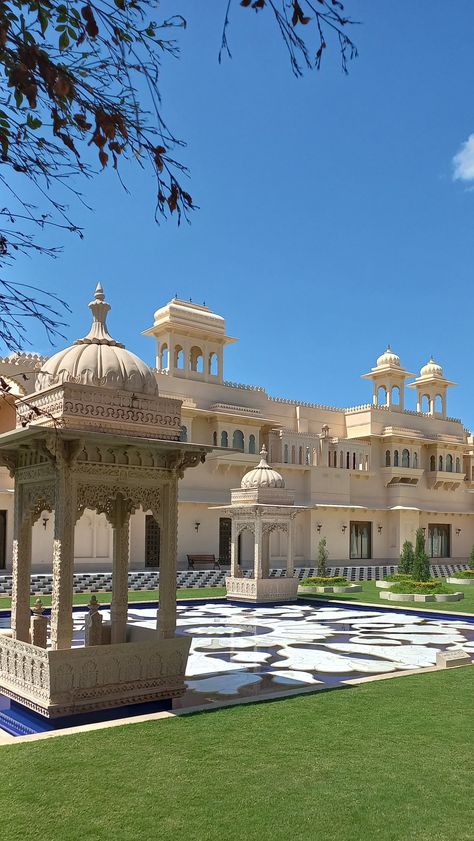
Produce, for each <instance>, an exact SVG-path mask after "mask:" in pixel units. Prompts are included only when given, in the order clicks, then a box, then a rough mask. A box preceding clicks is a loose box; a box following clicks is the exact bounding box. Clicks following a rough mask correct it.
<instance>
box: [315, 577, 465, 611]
mask: <svg viewBox="0 0 474 841" xmlns="http://www.w3.org/2000/svg"><path fill="white" fill-rule="evenodd" d="M360 583H362V588H363V589H362V593H354V594H353V595H351V594H350V593H344V594H335V595H332V594H328V593H324V595H321V596H307V598H314V599H316V600H317V599H323V600H324V601H334V600H339V601H340V600H343V601H345V602H372V604H377V605H378V604H380V606H381V607H390V606H396V605H399V606H400V607H404V608H409V607H411V608H415V610H418V609H419V608H422V609H426V610H441V611H444V612H445V613H456V612H457V611H461V612H462V613H474V586H473V585H472V584H471V585H469V584H468V585H466V584H464V585H462V584H459V585H458V584H456V585H454V584H448V587H450V588H451V589H452V591H453V593H454V592H457V591H460V592H462V593H464V598H463V599H461V601H460V602H426V604H419V603H416V604H415V603H414V602H392V601H389V602H386V601H383V600H382V599H381V598H380V590H379V588H378V587H376V586H375V581H363V582H360Z"/></svg>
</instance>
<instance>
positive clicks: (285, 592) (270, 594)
mask: <svg viewBox="0 0 474 841" xmlns="http://www.w3.org/2000/svg"><path fill="white" fill-rule="evenodd" d="M225 586H226V588H227V598H228V599H231V600H235V599H237V600H238V601H240V602H252V603H257V602H295V601H296V598H297V593H298V579H297V578H233V577H232V576H229V577H227V578H226V580H225Z"/></svg>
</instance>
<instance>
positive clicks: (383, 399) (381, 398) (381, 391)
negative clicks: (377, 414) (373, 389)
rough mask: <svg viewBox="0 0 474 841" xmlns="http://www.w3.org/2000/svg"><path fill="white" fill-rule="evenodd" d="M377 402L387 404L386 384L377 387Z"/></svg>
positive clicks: (380, 404)
mask: <svg viewBox="0 0 474 841" xmlns="http://www.w3.org/2000/svg"><path fill="white" fill-rule="evenodd" d="M377 403H378V405H379V406H386V405H387V389H386V388H385V386H384V385H380V386H379V387H378V389H377Z"/></svg>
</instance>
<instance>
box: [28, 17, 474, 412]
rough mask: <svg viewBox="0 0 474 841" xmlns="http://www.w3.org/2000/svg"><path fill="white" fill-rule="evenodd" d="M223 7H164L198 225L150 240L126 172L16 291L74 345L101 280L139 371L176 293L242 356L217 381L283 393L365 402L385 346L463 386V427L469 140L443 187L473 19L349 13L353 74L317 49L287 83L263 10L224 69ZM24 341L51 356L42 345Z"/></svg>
mask: <svg viewBox="0 0 474 841" xmlns="http://www.w3.org/2000/svg"><path fill="white" fill-rule="evenodd" d="M224 7H225V2H224V0H206V2H205V3H197V2H196V0H173V2H172V1H171V0H164V2H162V12H163V14H164V15H166V14H168V13H171V12H176V11H180V12H182V13H183V14H184V15H185V17H186V18H187V19H188V28H187V30H186V31H185V32H183V33H181V34H180V35H179V38H180V43H181V48H182V55H181V59H180V60H179V61H174V60H172V59H170V60H167V61H166V62H165V65H164V67H163V73H162V93H163V99H164V108H165V115H166V117H167V119H168V121H169V123H170V124H171V126H172V128H173V129H174V131H175V132H176V133H177V134H178V135H179V136H180V137H182V138H184V139H186V141H187V143H188V147H187V149H186V151H185V153H184V160H185V162H186V163H187V164H188V165H189V167H190V170H191V180H190V183H189V191H190V193H191V194H192V196H193V198H194V199H195V200H196V202H197V203H198V204H199V205H200V208H201V209H200V210H199V211H198V212H196V213H195V214H194V216H193V221H192V225H191V226H188V225H186V224H182V225H181V227H180V228H177V227H176V225H175V223H174V222H173V221H169V222H167V223H163V224H161V225H160V226H156V225H155V223H154V221H153V211H154V198H153V194H154V184H153V181H152V178H151V175H143V174H142V173H140V172H139V171H136V170H127V169H125V170H124V176H125V178H126V181H127V184H128V187H129V189H130V191H131V194H130V195H127V194H126V193H124V191H123V190H122V188H121V187H120V185H119V183H118V181H117V179H116V177H114V174H113V173H112V172H106V173H105V174H103V175H101V176H100V177H98V178H97V179H96V181H95V182H91V183H90V184H85V194H86V197H87V199H88V201H89V202H90V203H91V204H92V205H93V207H94V212H93V213H87V212H84V211H83V210H80V209H79V210H77V209H76V211H75V214H74V218H75V219H76V220H77V221H79V222H82V223H83V224H84V225H85V226H86V237H85V239H84V240H83V241H82V242H80V241H78V240H76V239H75V238H74V237H72V236H65V238H64V240H63V244H64V252H63V254H62V256H61V257H60V259H59V260H57V261H50V260H48V259H46V258H40V259H35V260H34V261H32V260H26V259H25V260H20V261H18V263H17V264H16V266H15V269H14V273H13V275H12V276H13V277H14V278H15V279H17V280H24V281H30V282H34V283H37V284H39V285H41V286H44V287H45V288H49V289H53V290H56V291H59V292H61V293H62V294H63V295H64V296H65V297H66V299H67V300H68V301H69V303H70V305H71V307H72V309H73V315H72V316H71V317H70V319H69V322H70V323H69V326H68V327H67V330H66V332H67V339H68V341H69V340H74V339H75V338H77V337H78V336H81V335H84V333H85V332H86V331H87V329H88V322H89V316H88V312H87V311H86V310H85V305H86V304H87V302H88V301H89V300H90V297H91V293H92V290H93V288H94V286H95V284H96V282H97V280H100V281H101V282H102V283H103V285H104V288H105V291H106V294H107V298H108V300H109V301H110V302H111V304H112V306H113V310H112V313H111V316H110V319H109V320H110V328H111V331H112V333H113V335H114V336H115V337H116V338H117V339H120V340H122V341H125V343H126V344H127V346H128V347H129V348H130V349H132V350H134V351H135V352H137V353H139V354H140V355H142V356H143V357H144V358H145V359H146V360H147V361H149V362H150V363H151V362H152V361H153V358H154V347H153V341H152V340H151V339H147V338H145V337H141V336H140V331H141V330H142V329H144V328H146V327H148V326H150V324H151V323H152V319H153V312H154V310H155V309H157V308H158V307H160V306H162V305H163V304H164V303H166V302H167V301H168V300H169V299H170V298H172V297H173V296H174V294H175V292H177V293H178V294H179V296H180V297H184V298H189V297H192V299H193V300H195V301H198V302H202V301H204V300H205V301H206V303H207V304H208V305H209V306H211V307H212V308H213V309H215V310H216V311H217V312H218V313H220V314H222V315H223V316H225V318H226V319H227V326H228V332H229V334H230V335H232V336H238V337H239V339H240V341H239V342H238V343H237V344H236V345H234V346H232V347H230V348H229V349H228V350H227V357H226V366H225V376H226V378H227V379H230V380H237V381H240V382H245V383H250V384H258V385H263V386H265V387H266V388H267V390H268V391H269V392H270V393H271V394H274V395H279V396H285V397H291V398H297V399H301V400H310V401H316V402H321V403H328V404H333V405H338V406H348V405H351V404H358V403H364V402H367V401H368V400H370V385H369V384H368V383H366V382H365V381H363V380H360V378H359V376H360V374H362V373H364V372H365V371H367V370H369V368H370V367H371V366H372V365H374V364H375V359H376V357H377V356H378V355H379V354H380V353H382V351H383V350H384V349H385V347H386V345H387V343H390V344H391V345H392V347H393V348H394V349H395V350H396V351H397V352H398V353H399V355H400V356H401V360H402V363H403V364H404V365H405V366H406V367H407V368H408V369H409V370H411V371H418V370H419V368H420V367H421V365H422V364H424V363H425V362H426V360H427V359H428V357H429V355H430V354H431V353H432V354H434V356H435V358H436V359H437V361H439V362H440V363H441V364H442V365H443V366H444V369H445V373H446V375H447V376H448V377H449V378H451V379H452V380H454V381H456V382H458V383H459V384H460V386H459V388H457V389H453V390H452V391H451V394H450V399H449V402H448V412H449V413H450V414H454V415H455V416H459V417H461V418H462V419H463V421H464V422H465V424H466V425H467V426H468V427H470V428H472V427H474V401H473V393H472V373H471V364H472V356H473V351H472V345H473V307H472V290H473V277H474V192H472V191H471V188H470V183H471V182H470V180H469V178H470V174H469V173H471V175H472V177H473V178H474V151H473V149H472V146H474V140H473V141H472V143H471V147H469V146H468V147H466V149H465V155H467V156H469V153H470V154H471V156H472V161H469V160H464V161H463V160H461V164H459V163H458V170H459V167H460V170H459V172H460V174H463V175H464V176H465V178H466V180H464V181H463V180H454V178H453V171H454V164H453V158H454V156H455V155H456V153H458V152H459V150H460V149H461V146H462V144H463V143H465V142H466V141H467V140H468V138H469V136H470V134H471V132H474V96H473V93H472V87H473V85H472V82H473V70H474V49H473V43H474V5H473V3H472V2H471V0H459V2H457V3H456V4H453V5H452V7H451V4H449V8H448V4H447V3H446V2H445V0H417V2H413V0H412V1H411V2H408V0H404V2H397V3H394V2H388V0H386V2H378V3H374V2H369V0H347V3H346V9H347V11H348V12H349V13H352V15H353V16H354V17H356V18H357V19H359V20H361V21H362V22H363V23H362V25H361V26H360V27H358V28H357V30H355V31H354V33H353V34H354V38H355V39H356V42H357V45H358V47H359V52H360V56H359V58H358V59H357V60H356V61H354V62H353V63H352V64H351V66H350V75H349V76H348V77H345V76H344V75H343V74H342V73H341V71H340V68H339V65H338V60H337V45H336V44H335V43H330V49H328V50H327V55H326V64H325V65H324V67H323V69H322V71H321V72H320V73H309V74H308V75H307V76H306V77H305V78H304V79H299V80H298V79H295V78H294V77H293V76H292V74H291V71H290V68H289V63H288V59H287V55H286V53H285V50H284V47H283V45H282V43H281V41H280V38H279V36H278V34H277V32H276V30H275V28H274V26H273V24H272V22H271V20H270V19H269V15H268V13H267V14H266V15H265V16H264V15H263V14H260V15H258V16H257V15H255V14H254V13H252V12H250V11H249V10H245V9H241V7H240V6H239V4H238V3H237V4H236V5H235V6H234V10H233V13H232V20H231V24H232V25H231V30H230V42H231V48H232V52H233V59H232V61H229V60H225V61H224V63H223V64H222V65H221V66H219V65H218V63H217V53H218V48H219V43H220V33H221V26H222V16H223V11H224ZM448 12H449V13H448ZM470 164H471V169H469V165H470ZM463 166H464V169H463ZM471 170H472V172H471ZM31 341H32V344H33V347H34V349H36V350H38V351H42V352H50V350H48V344H47V342H46V341H45V339H44V337H43V335H42V334H41V333H40V332H39V331H38V330H36V329H32V332H31ZM408 400H409V401H412V400H413V397H412V396H410V397H409V398H408ZM409 406H410V407H411V402H409Z"/></svg>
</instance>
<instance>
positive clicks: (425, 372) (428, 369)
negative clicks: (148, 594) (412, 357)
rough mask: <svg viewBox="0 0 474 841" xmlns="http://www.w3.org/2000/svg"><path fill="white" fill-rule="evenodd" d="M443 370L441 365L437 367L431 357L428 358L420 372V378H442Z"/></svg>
mask: <svg viewBox="0 0 474 841" xmlns="http://www.w3.org/2000/svg"><path fill="white" fill-rule="evenodd" d="M442 376H444V375H443V369H442V367H441V365H438V363H437V362H435V361H434V359H433V357H432V356H430V358H429V360H428V362H427V363H426V365H423V368H422V369H421V371H420V377H442Z"/></svg>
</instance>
